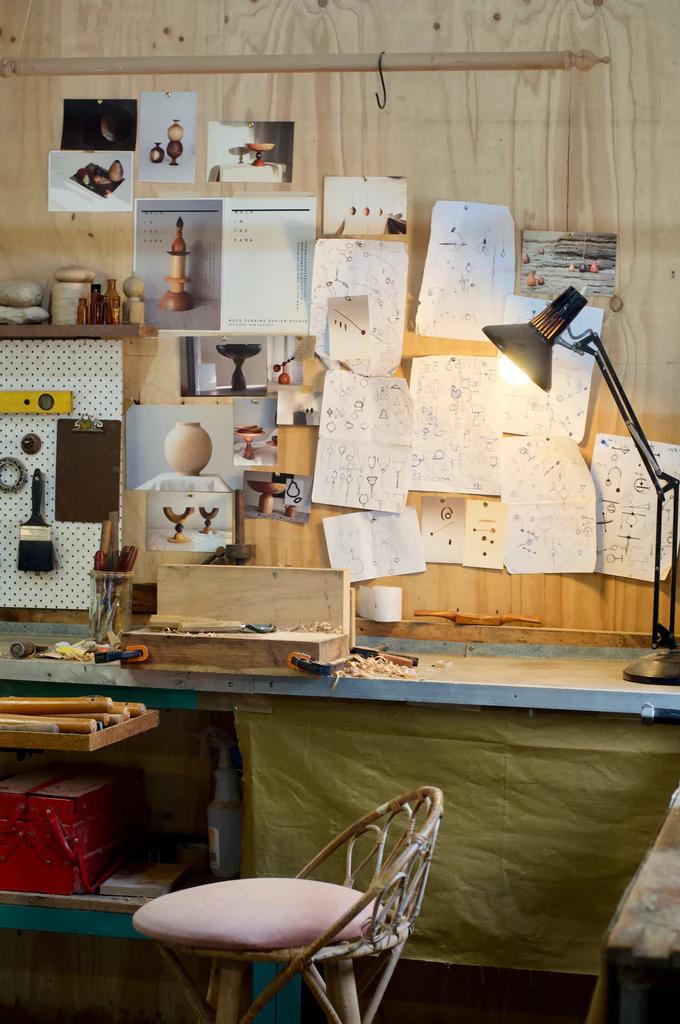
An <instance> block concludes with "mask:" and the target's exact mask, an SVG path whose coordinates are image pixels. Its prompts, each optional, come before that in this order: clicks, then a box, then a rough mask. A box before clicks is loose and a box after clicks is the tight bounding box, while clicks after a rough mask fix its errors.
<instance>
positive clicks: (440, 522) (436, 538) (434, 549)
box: [420, 494, 465, 564]
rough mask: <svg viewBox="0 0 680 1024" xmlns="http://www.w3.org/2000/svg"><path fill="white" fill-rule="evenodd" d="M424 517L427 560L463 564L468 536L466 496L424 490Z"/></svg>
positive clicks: (422, 527) (423, 536)
mask: <svg viewBox="0 0 680 1024" xmlns="http://www.w3.org/2000/svg"><path fill="white" fill-rule="evenodd" d="M420 519H421V523H420V533H421V536H422V538H423V550H424V551H425V561H426V562H447V563H449V564H456V563H457V564H460V563H461V562H462V561H463V538H464V536H465V498H453V497H451V496H450V495H448V494H447V495H444V494H424V495H423V497H422V500H421V503H420Z"/></svg>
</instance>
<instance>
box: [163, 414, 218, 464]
mask: <svg viewBox="0 0 680 1024" xmlns="http://www.w3.org/2000/svg"><path fill="white" fill-rule="evenodd" d="M163 451H164V453H165V458H166V459H167V462H168V465H169V466H170V469H172V470H174V472H175V473H181V474H182V475H183V476H200V474H201V472H202V471H203V470H204V469H205V467H206V466H207V465H208V463H209V462H210V459H211V456H212V441H211V440H210V434H209V433H208V431H207V430H204V429H203V427H202V426H201V424H200V423H187V422H180V423H175V425H174V427H173V428H172V430H171V431H170V433H169V434H168V435H167V437H166V438H165V442H164V444H163Z"/></svg>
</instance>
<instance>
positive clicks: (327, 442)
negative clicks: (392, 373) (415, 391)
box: [312, 370, 413, 512]
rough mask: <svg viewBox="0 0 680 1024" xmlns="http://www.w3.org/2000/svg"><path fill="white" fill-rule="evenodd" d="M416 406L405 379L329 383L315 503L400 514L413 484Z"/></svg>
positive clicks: (333, 373) (341, 376) (331, 375)
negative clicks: (414, 417) (411, 482)
mask: <svg viewBox="0 0 680 1024" xmlns="http://www.w3.org/2000/svg"><path fill="white" fill-rule="evenodd" d="M412 439H413V403H412V400H411V395H410V393H409V389H408V385H407V384H406V381H405V380H403V379H402V378H401V377H361V376H359V375H358V374H355V373H349V372H347V371H346V370H329V372H328V373H327V374H326V375H325V377H324V389H323V401H322V406H321V424H320V428H319V442H318V445H317V450H316V468H315V470H314V491H313V494H312V500H313V501H315V502H317V503H320V504H325V505H342V506H345V507H349V508H362V509H375V510H376V511H381V512H401V511H402V509H403V508H404V505H405V504H406V498H407V497H408V491H409V486H410V480H411V460H412V457H413V450H412Z"/></svg>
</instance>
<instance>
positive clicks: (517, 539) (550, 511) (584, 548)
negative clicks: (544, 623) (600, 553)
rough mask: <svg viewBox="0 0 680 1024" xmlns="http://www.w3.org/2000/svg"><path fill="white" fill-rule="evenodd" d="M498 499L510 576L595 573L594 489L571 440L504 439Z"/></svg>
mask: <svg viewBox="0 0 680 1024" xmlns="http://www.w3.org/2000/svg"><path fill="white" fill-rule="evenodd" d="M501 498H502V500H503V501H504V502H505V503H507V506H508V514H507V533H506V540H505V565H506V567H507V570H508V572H511V573H534V572H593V570H594V568H595V489H594V487H593V483H592V480H591V478H590V474H589V472H588V467H587V465H586V463H585V461H584V459H583V456H582V455H581V452H580V450H579V448H578V446H577V445H576V444H575V442H574V441H571V440H570V439H569V438H567V437H552V438H550V437H504V438H503V440H502V441H501Z"/></svg>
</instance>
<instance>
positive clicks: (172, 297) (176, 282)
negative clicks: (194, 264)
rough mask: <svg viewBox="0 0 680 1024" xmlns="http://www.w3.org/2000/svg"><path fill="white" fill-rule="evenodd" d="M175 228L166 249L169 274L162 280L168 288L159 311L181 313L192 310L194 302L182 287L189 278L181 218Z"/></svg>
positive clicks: (186, 250) (160, 303) (187, 251)
mask: <svg viewBox="0 0 680 1024" xmlns="http://www.w3.org/2000/svg"><path fill="white" fill-rule="evenodd" d="M176 228H177V234H176V235H175V238H174V239H173V242H172V245H171V246H170V248H169V249H168V256H169V257H170V273H169V274H166V276H165V277H164V278H163V280H164V281H167V282H168V284H169V285H170V287H169V288H168V290H167V292H166V293H165V295H163V296H162V297H161V300H160V302H159V305H160V307H161V309H167V310H168V311H169V312H170V313H183V312H185V311H186V310H187V309H193V308H194V300H193V299H192V297H191V295H190V294H189V292H186V291H185V290H184V285H185V284H187V283H188V282H189V281H191V278H190V277H187V276H186V270H187V256H188V255H189V250H188V249H187V243H186V242H185V241H184V235H183V231H184V221H183V220H182V218H181V217H178V218H177V222H176Z"/></svg>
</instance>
